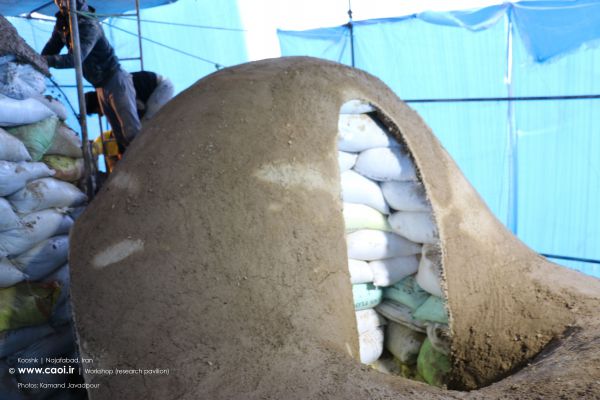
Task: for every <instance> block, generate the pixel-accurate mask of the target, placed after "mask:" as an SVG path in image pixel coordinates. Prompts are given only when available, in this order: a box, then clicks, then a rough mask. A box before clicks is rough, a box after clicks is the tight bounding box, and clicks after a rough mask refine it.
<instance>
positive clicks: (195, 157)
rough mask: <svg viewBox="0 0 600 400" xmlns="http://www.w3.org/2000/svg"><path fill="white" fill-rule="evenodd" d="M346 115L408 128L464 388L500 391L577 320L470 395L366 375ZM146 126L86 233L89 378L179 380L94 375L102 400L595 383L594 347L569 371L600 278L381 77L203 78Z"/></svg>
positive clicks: (322, 66)
mask: <svg viewBox="0 0 600 400" xmlns="http://www.w3.org/2000/svg"><path fill="white" fill-rule="evenodd" d="M351 99H363V100H366V101H369V102H371V103H372V104H374V105H375V106H376V107H377V108H378V109H379V110H380V112H381V117H382V118H387V124H388V125H389V126H391V127H395V128H396V129H397V132H398V130H399V132H401V134H400V135H399V139H400V140H402V141H404V142H405V143H406V144H407V145H408V148H409V150H410V151H411V152H412V153H413V155H414V158H415V162H416V165H417V167H418V168H419V171H420V174H421V176H422V179H423V182H424V183H425V186H426V189H427V191H428V194H429V197H430V200H431V203H432V206H433V210H434V212H435V215H436V218H437V222H438V225H439V228H440V231H439V233H440V239H441V242H442V245H443V248H444V255H443V256H444V266H445V276H446V279H447V282H446V286H447V288H446V289H447V291H448V298H449V306H450V311H451V329H452V332H453V334H454V337H453V343H452V349H453V358H454V363H455V369H454V375H453V376H454V379H453V384H454V386H455V387H457V388H472V387H474V386H475V385H478V384H487V383H490V382H491V381H493V380H495V379H499V378H501V377H502V376H503V375H504V374H505V373H507V372H508V371H510V370H511V369H512V368H514V367H515V366H518V365H519V364H520V363H522V362H524V361H525V360H526V359H527V358H528V357H530V356H531V355H534V354H536V353H537V352H538V351H539V350H540V349H541V348H542V346H544V345H545V344H546V343H547V342H548V341H549V340H550V339H551V338H552V337H554V336H559V335H560V333H561V332H563V331H564V330H565V326H566V325H567V324H571V323H572V324H575V325H577V326H581V327H582V329H581V330H577V331H576V332H575V333H574V334H573V335H571V336H569V337H567V338H565V339H563V340H564V341H565V343H571V345H569V346H566V347H565V346H562V347H559V346H555V347H554V348H553V350H552V352H551V353H548V354H545V355H544V356H543V357H541V358H539V360H538V361H535V363H536V364H535V365H536V368H533V369H530V368H525V369H524V370H522V371H521V372H519V373H518V374H516V375H515V376H512V377H510V378H508V379H506V380H504V381H502V382H501V383H499V384H496V385H493V386H491V387H488V388H485V389H483V390H481V391H475V392H471V393H470V394H468V395H466V394H461V393H458V392H451V391H442V390H439V389H437V388H431V387H427V386H425V385H422V384H419V383H417V382H410V381H407V380H404V379H401V378H398V377H393V376H385V375H382V374H380V373H377V372H374V371H371V370H369V369H368V368H366V367H364V366H361V365H359V363H358V361H357V360H356V358H357V347H358V343H357V337H356V333H355V321H354V312H353V307H352V293H351V285H350V283H349V277H348V272H347V265H346V262H347V261H346V252H345V243H344V228H343V219H342V215H341V208H342V207H341V201H340V183H339V176H338V167H337V149H336V134H337V120H338V113H339V108H340V106H341V105H342V104H343V103H344V102H346V101H348V100H351ZM153 122H154V123H153V125H151V126H147V127H145V128H144V131H143V133H142V134H141V136H140V137H139V138H138V139H136V141H135V142H134V143H133V144H132V146H131V147H130V148H129V149H128V151H127V154H126V156H125V158H124V159H123V160H122V161H121V162H120V163H119V165H118V167H117V169H116V172H115V173H114V174H113V176H112V177H111V178H110V180H109V182H108V183H107V184H106V185H105V187H104V188H103V189H102V191H101V193H100V194H99V195H98V196H97V198H96V199H95V200H94V201H93V203H92V204H91V205H90V207H89V208H88V209H87V211H86V212H85V214H84V215H83V216H82V217H81V219H79V220H78V222H77V224H76V227H75V229H74V232H73V233H72V248H71V265H72V274H73V277H72V296H73V301H74V307H75V314H76V321H77V325H78V329H79V335H80V338H81V344H80V345H81V347H82V351H83V353H84V355H85V356H88V357H91V358H93V359H94V361H95V367H100V368H169V370H170V374H169V375H160V376H139V375H134V376H122V377H115V376H102V375H88V376H87V379H88V381H89V382H92V383H99V384H100V386H99V388H98V389H94V390H92V391H91V392H90V393H91V395H92V399H112V398H119V399H139V398H147V399H197V398H206V399H209V398H210V399H231V398H240V399H241V398H244V399H245V398H260V399H262V398H287V399H291V398H302V399H306V398H336V399H349V398H352V399H354V398H357V399H359V398H360V399H364V398H423V396H427V398H432V399H435V398H464V397H469V398H486V397H489V396H498V395H499V393H507V394H508V395H511V396H513V395H514V396H515V397H514V398H530V397H529V396H532V397H531V398H536V397H535V396H536V395H537V394H539V393H542V394H544V393H552V394H556V393H558V392H560V391H562V390H567V395H571V394H572V392H571V391H570V387H569V386H568V385H565V384H564V383H560V384H559V383H556V382H554V381H553V380H552V379H549V378H548V377H549V376H553V377H556V376H557V374H558V375H561V374H562V376H563V377H572V380H574V382H575V383H577V387H582V386H581V385H579V383H582V382H581V379H582V380H583V382H584V383H589V382H594V381H595V380H598V379H600V372H599V371H598V369H597V367H593V366H594V365H596V364H597V361H598V359H599V358H600V357H599V355H600V348H599V346H598V340H600V339H598V338H596V339H593V340H595V342H593V345H592V346H591V348H590V350H589V351H588V353H589V354H586V355H585V357H583V360H580V359H579V357H577V358H576V357H570V356H572V355H573V354H571V353H573V352H574V351H576V350H573V349H574V348H575V347H577V344H578V343H579V344H582V343H588V342H587V341H588V340H591V339H590V337H593V336H594V334H593V332H598V320H597V319H593V318H595V317H593V316H594V315H595V313H594V312H593V309H594V308H597V307H598V305H599V303H600V302H599V301H598V297H597V296H598V293H600V284H599V282H598V281H597V280H594V279H592V278H587V277H584V276H583V275H580V274H578V273H576V272H573V271H567V270H564V269H562V268H559V267H556V266H554V265H552V264H550V263H548V262H546V261H545V260H544V259H542V258H540V257H539V256H537V255H535V254H534V253H533V252H531V251H530V250H529V249H527V248H526V247H525V246H524V245H523V244H521V243H520V242H519V241H518V240H517V239H516V238H514V237H513V236H512V235H511V234H510V233H509V232H508V231H506V230H505V229H504V227H503V226H502V225H501V224H500V223H499V222H498V221H496V220H495V219H494V218H493V216H492V215H491V213H489V211H488V209H487V207H485V205H484V204H483V203H482V202H481V200H480V198H479V196H478V195H477V194H476V192H475V191H474V190H473V189H472V187H471V186H470V185H469V184H468V183H467V182H466V180H465V179H464V177H463V176H462V174H461V173H460V172H459V170H458V168H457V167H456V166H455V164H454V163H453V161H452V160H451V158H450V157H449V155H448V154H447V153H446V152H445V150H444V149H443V148H442V147H441V146H440V144H439V142H438V141H437V139H436V138H435V137H434V136H433V135H432V134H431V132H430V131H429V129H428V128H427V127H426V126H425V124H424V123H423V122H422V121H421V119H420V118H419V117H418V115H417V114H416V113H415V112H414V111H412V110H411V109H410V108H409V107H407V106H406V105H404V104H403V103H402V102H401V101H400V100H399V99H398V98H397V97H396V96H395V95H394V94H393V93H392V92H391V91H390V90H389V89H388V88H387V87H385V85H383V84H382V83H381V82H380V81H379V80H378V79H376V78H374V77H372V76H370V75H368V74H366V73H363V72H361V71H358V70H353V69H350V68H347V67H344V66H340V65H337V64H333V63H329V62H324V61H319V60H315V59H310V58H288V59H277V60H266V61H261V62H256V63H250V64H245V65H241V66H238V67H234V68H229V69H225V70H222V71H219V72H217V73H215V74H213V75H211V76H208V77H206V78H204V79H202V80H201V81H199V82H198V83H197V84H196V85H194V86H193V87H191V88H190V89H188V90H187V91H185V92H184V93H182V94H181V95H179V96H177V98H175V99H174V100H173V101H172V102H171V103H169V104H168V105H167V106H166V107H165V108H164V109H163V110H161V112H160V113H159V114H158V115H157V116H156V117H155V119H154V120H153ZM590 327H593V329H592V328H590ZM596 336H597V335H596ZM569 341H570V342H569ZM561 352H563V353H561ZM353 357H354V358H353ZM557 359H559V360H560V362H558V361H557ZM538 363H539V364H538ZM586 363H587V364H586ZM594 363H596V364H594ZM557 365H561V367H560V369H557ZM585 365H587V366H589V368H588V369H587V370H586V371H588V375H586V376H585V377H584V378H579V377H580V376H581V375H580V374H579V372H577V371H581V368H582V367H584V366H585ZM577 379H579V380H580V382H576V380H577ZM549 381H550V383H549ZM563 382H564V381H563ZM553 385H555V386H553ZM513 386H514V387H513ZM586 390H587V389H586ZM536 393H537V394H536ZM590 393H591V392H590ZM566 398H570V397H569V396H567V397H566ZM573 398H575V397H573Z"/></svg>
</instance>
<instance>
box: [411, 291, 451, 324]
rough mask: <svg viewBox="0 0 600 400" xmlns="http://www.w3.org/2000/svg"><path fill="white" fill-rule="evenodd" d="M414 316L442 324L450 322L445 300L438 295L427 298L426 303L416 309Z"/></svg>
mask: <svg viewBox="0 0 600 400" xmlns="http://www.w3.org/2000/svg"><path fill="white" fill-rule="evenodd" d="M413 316H414V317H415V318H416V319H420V320H421V321H433V322H439V323H440V324H447V323H448V313H447V312H446V307H445V305H444V300H442V299H440V298H439V297H437V296H429V298H428V299H427V300H425V303H423V304H421V306H420V307H419V308H417V309H416V311H415V312H414V313H413Z"/></svg>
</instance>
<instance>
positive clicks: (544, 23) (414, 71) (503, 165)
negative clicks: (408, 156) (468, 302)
mask: <svg viewBox="0 0 600 400" xmlns="http://www.w3.org/2000/svg"><path fill="white" fill-rule="evenodd" d="M509 22H510V23H512V35H513V40H512V46H509V42H510V40H509V30H510V26H511V24H509ZM457 27H459V28H466V29H457ZM349 33H350V32H349V29H348V28H347V27H336V28H331V29H319V30H311V31H305V32H298V31H296V32H290V31H279V32H278V35H279V39H280V45H281V50H282V55H311V56H315V57H321V58H326V59H329V60H333V61H339V62H343V63H346V64H350V60H351V55H350V51H351V49H350V34H349ZM599 33H600V3H597V2H594V1H580V0H579V1H547V2H540V1H535V2H534V1H528V2H519V3H514V4H503V5H498V6H494V7H488V8H486V9H483V10H475V11H470V12H469V11H463V12H453V13H437V14H436V13H421V14H418V15H412V16H408V17H403V18H395V19H384V20H372V21H359V22H355V23H354V25H353V34H354V59H355V65H356V66H357V67H358V68H361V69H364V70H366V71H368V72H370V73H372V74H374V75H376V76H378V77H380V78H381V79H382V80H383V81H384V82H386V83H387V84H388V85H389V86H390V87H391V88H392V89H393V90H394V91H395V92H396V93H397V94H398V95H399V96H400V97H401V98H402V99H404V100H411V99H463V98H471V99H472V98H498V97H501V98H505V97H509V96H564V95H588V94H599V93H600V80H598V79H597V73H595V69H594V66H595V65H598V63H600V49H596V48H595V47H594V46H593V44H594V43H595V40H596V39H597V38H598V36H600V34H599ZM511 48H512V49H511ZM509 54H510V55H511V56H510V57H509ZM551 58H552V62H543V63H541V62H540V61H546V60H549V59H551ZM599 103H600V99H585V100H546V101H513V102H511V103H509V102H507V101H474V102H473V101H469V102H458V101H452V102H423V103H416V102H413V103H411V106H412V107H413V108H415V109H416V110H417V111H418V112H419V113H420V115H421V116H422V117H423V118H424V119H425V121H426V122H427V123H428V124H429V126H431V128H432V129H433V131H434V132H435V134H436V135H437V136H438V137H439V139H440V140H441V141H442V142H443V144H444V146H445V147H446V148H447V149H448V151H449V152H450V153H451V154H452V156H453V157H454V158H455V160H456V161H457V162H458V164H459V165H460V167H461V169H462V170H463V172H464V173H465V175H466V176H467V177H468V178H469V180H470V181H471V182H472V183H473V185H474V186H475V187H476V188H477V190H478V191H479V193H480V194H481V195H482V197H483V198H484V199H485V201H486V202H487V204H488V205H489V207H490V208H491V209H492V211H493V212H494V213H495V215H496V216H497V217H498V218H499V219H500V220H501V221H503V222H504V223H505V224H506V225H507V226H508V227H509V228H510V229H512V230H513V232H515V233H516V234H517V235H518V236H519V237H520V238H521V239H522V240H523V241H525V242H526V243H527V244H528V245H530V246H531V247H532V248H533V249H534V250H536V251H538V252H541V253H546V254H554V255H564V256H574V257H581V258H589V259H596V260H597V259H600V207H598V204H600V162H599V161H598V157H597V156H596V153H597V151H598V149H600V132H599V130H600V127H599V126H598V124H597V118H595V115H596V114H597V112H595V111H594V110H595V109H597V107H598V106H599ZM554 261H557V262H560V263H561V264H564V265H567V266H569V267H572V268H575V269H578V270H581V271H583V272H586V273H588V274H591V275H594V276H598V277H600V265H598V264H592V263H583V262H570V261H560V260H554Z"/></svg>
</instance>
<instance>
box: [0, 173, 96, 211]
mask: <svg viewBox="0 0 600 400" xmlns="http://www.w3.org/2000/svg"><path fill="white" fill-rule="evenodd" d="M7 199H8V201H10V203H11V204H12V206H13V207H14V208H15V209H16V210H17V212H20V213H30V212H34V211H39V210H45V209H48V208H61V207H77V206H80V205H81V204H83V203H84V202H85V201H86V200H87V196H86V195H85V194H84V193H83V192H81V191H80V190H79V189H77V187H75V186H74V185H72V184H70V183H68V182H64V181H61V180H58V179H54V178H42V179H36V180H34V181H31V182H29V183H28V184H27V185H25V187H24V188H23V189H21V190H19V191H18V192H15V193H13V194H12V195H10V196H8V197H7Z"/></svg>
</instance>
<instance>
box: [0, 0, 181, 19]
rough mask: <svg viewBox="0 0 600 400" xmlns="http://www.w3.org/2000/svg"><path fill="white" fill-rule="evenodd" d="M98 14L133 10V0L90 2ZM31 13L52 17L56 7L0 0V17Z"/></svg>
mask: <svg viewBox="0 0 600 400" xmlns="http://www.w3.org/2000/svg"><path fill="white" fill-rule="evenodd" d="M175 1H177V0H140V7H141V8H148V7H156V6H160V5H163V4H167V3H173V2H175ZM88 4H90V5H91V6H93V7H94V8H95V9H96V11H97V12H98V13H102V14H106V13H122V12H124V11H128V10H133V9H135V0H90V1H88ZM32 11H36V12H39V13H41V14H46V15H54V13H55V12H56V7H55V6H54V1H48V0H0V15H4V16H17V15H21V14H27V13H30V12H32Z"/></svg>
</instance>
